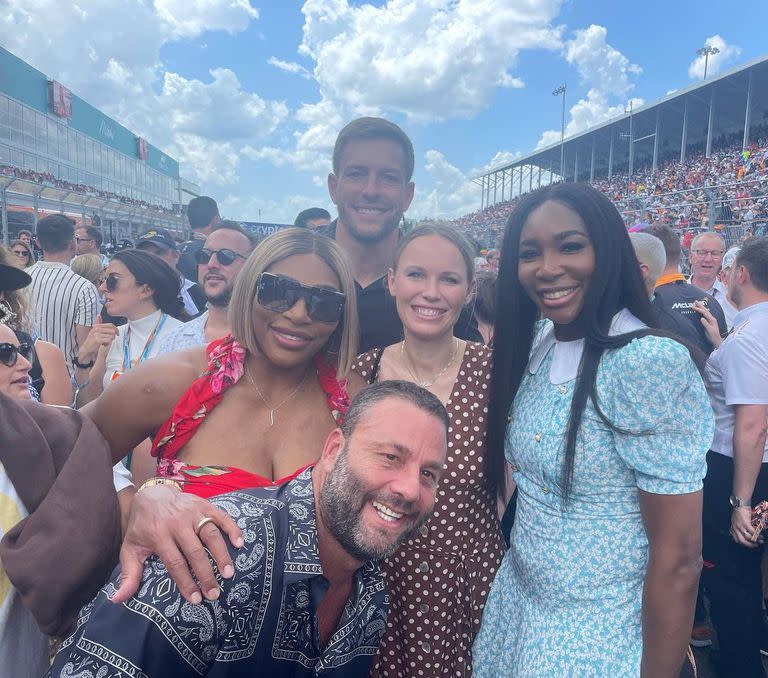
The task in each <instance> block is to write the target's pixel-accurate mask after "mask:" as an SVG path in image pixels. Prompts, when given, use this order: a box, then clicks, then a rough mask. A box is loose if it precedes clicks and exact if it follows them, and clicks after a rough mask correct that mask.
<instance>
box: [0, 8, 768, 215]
mask: <svg viewBox="0 0 768 678" xmlns="http://www.w3.org/2000/svg"><path fill="white" fill-rule="evenodd" d="M687 5H688V3H682V2H674V1H673V2H670V1H669V0H666V1H663V2H662V1H661V0H646V1H645V2H643V3H627V2H623V1H619V0H613V1H611V2H609V1H607V0H592V1H583V2H577V1H573V0H390V1H389V2H384V1H379V2H373V3H365V2H355V1H352V0H306V2H299V1H298V0H204V1H202V0H201V1H199V2H196V1H194V0H154V2H150V1H149V0H78V2H77V3H74V2H72V3H61V2H60V1H59V0H36V1H35V2H29V1H28V0H5V1H4V2H3V3H0V44H2V45H3V46H4V47H6V48H7V49H9V50H11V51H12V52H14V53H15V54H17V55H18V56H20V57H21V58H23V59H25V60H27V61H29V62H30V63H32V64H33V65H34V66H36V67H37V68H39V69H40V70H42V71H44V72H45V73H46V74H48V75H49V76H52V77H55V78H56V79H58V80H60V81H61V82H63V83H65V84H67V85H68V86H70V87H71V89H73V90H74V91H75V92H76V93H77V94H79V95H80V96H83V97H84V98H85V99H87V100H88V101H90V102H91V103H92V104H94V105H96V106H98V107H100V108H102V109H103V110H105V111H106V112H107V113H109V114H110V115H112V116H113V117H115V118H116V119H118V120H119V121H120V122H122V123H123V124H125V125H127V126H128V127H129V128H131V129H133V130H134V131H136V132H137V133H138V134H140V135H141V136H144V137H146V138H147V139H149V140H150V141H152V142H153V143H155V144H156V145H158V146H160V147H161V148H163V150H165V151H167V152H169V153H170V154H171V155H173V156H175V157H177V158H178V159H179V160H180V161H181V163H182V174H183V175H184V176H186V177H188V178H190V179H193V180H195V181H198V182H199V183H200V184H201V186H202V189H203V192H204V193H207V194H209V195H212V196H214V197H216V198H217V200H218V201H219V203H220V205H221V208H222V213H223V214H224V215H225V216H227V217H231V218H235V219H241V220H250V221H257V220H261V221H268V222H291V221H293V218H294V216H295V214H296V213H297V212H298V211H299V210H301V209H303V208H304V207H308V206H312V205H319V206H324V207H326V208H328V209H329V210H330V211H331V212H333V205H332V203H331V202H330V199H329V197H328V192H327V188H326V176H327V173H328V171H329V170H330V155H331V148H332V146H333V141H334V139H335V136H336V133H337V132H338V130H339V129H340V128H341V126H342V125H343V124H344V123H345V122H346V121H348V120H350V119H352V118H354V117H356V116H358V115H361V114H374V115H383V116H385V117H388V118H390V119H392V120H394V121H396V122H397V123H398V124H400V125H402V126H403V128H404V129H405V130H406V131H407V132H408V133H409V135H410V136H411V138H412V139H413V141H414V145H415V149H416V170H415V176H414V180H415V182H416V197H415V199H414V203H413V205H412V207H411V210H410V214H411V216H414V217H427V216H434V217H437V216H441V217H451V216H458V215H460V214H464V213H466V212H468V211H472V210H474V209H477V208H478V207H479V203H480V190H479V187H477V186H475V185H474V184H473V183H472V182H471V177H472V176H474V175H475V174H477V173H478V172H480V171H482V170H483V169H485V168H488V167H490V166H494V165H497V164H499V163H500V162H502V161H507V160H509V159H512V158H513V157H515V156H516V155H520V154H525V153H527V152H529V151H531V150H533V149H534V148H535V147H536V146H537V145H539V144H543V143H547V142H552V141H555V140H557V139H559V128H560V104H559V100H557V99H555V98H553V97H552V94H551V93H552V90H553V89H554V88H555V87H556V86H558V85H559V84H560V83H561V82H563V81H567V83H568V93H567V129H568V132H577V131H580V130H581V129H585V128H586V127H588V126H590V125H592V124H595V123H597V122H600V121H602V120H604V119H606V118H607V117H611V116H612V115H616V114H617V113H620V112H622V111H623V108H624V106H625V105H626V103H627V102H628V101H629V100H630V99H634V100H636V101H644V102H651V101H654V100H655V99H657V98H659V97H662V96H664V95H665V94H666V93H667V92H668V91H670V90H673V89H677V88H681V87H684V86H685V85H687V84H690V83H691V82H693V81H694V80H696V79H700V78H701V64H698V63H695V60H696V55H695V51H696V48H698V47H701V46H702V45H703V44H705V43H706V44H711V45H715V46H717V47H719V49H720V54H718V55H717V56H716V57H714V58H712V59H710V63H709V73H710V74H712V73H716V72H718V71H722V70H726V69H728V68H731V67H733V66H735V65H738V64H740V63H743V62H745V61H747V60H750V59H753V58H755V57H757V56H761V55H763V54H765V53H766V52H768V49H767V48H766V44H767V43H766V41H765V26H766V25H768V3H766V2H764V0H760V1H752V2H745V3H740V4H739V6H738V10H736V9H734V8H733V7H729V6H728V5H727V4H726V3H722V2H713V1H711V0H710V1H709V2H700V3H699V4H698V7H697V9H696V10H694V11H692V10H691V9H689V8H688V7H687Z"/></svg>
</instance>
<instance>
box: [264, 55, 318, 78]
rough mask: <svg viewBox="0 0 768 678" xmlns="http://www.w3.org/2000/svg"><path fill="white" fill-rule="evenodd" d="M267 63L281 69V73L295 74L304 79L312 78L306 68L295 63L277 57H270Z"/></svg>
mask: <svg viewBox="0 0 768 678" xmlns="http://www.w3.org/2000/svg"><path fill="white" fill-rule="evenodd" d="M267 63H268V64H269V65H270V66H274V67H275V68H279V69H280V70H281V71H285V72H286V73H295V74H296V75H300V76H301V77H302V78H306V79H309V78H311V77H312V74H311V73H310V72H309V71H308V70H307V69H306V68H304V66H302V65H301V64H297V63H296V62H295V61H283V60H282V59H278V58H277V57H269V59H267Z"/></svg>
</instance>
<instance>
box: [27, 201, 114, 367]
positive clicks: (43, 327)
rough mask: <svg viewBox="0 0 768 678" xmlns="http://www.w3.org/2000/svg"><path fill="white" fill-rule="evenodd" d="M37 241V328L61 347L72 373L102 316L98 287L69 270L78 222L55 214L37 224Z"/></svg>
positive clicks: (34, 291) (34, 289)
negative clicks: (82, 347) (41, 255)
mask: <svg viewBox="0 0 768 678" xmlns="http://www.w3.org/2000/svg"><path fill="white" fill-rule="evenodd" d="M37 242H38V245H39V246H40V249H42V250H43V257H44V260H43V261H38V262H37V263H36V264H34V265H33V266H30V267H29V268H28V269H27V273H29V275H31V276H32V285H31V287H30V289H31V294H32V308H33V317H34V320H35V326H36V327H37V328H38V330H39V332H40V338H41V339H42V340H43V341H49V342H51V343H52V344H55V345H56V346H58V347H59V348H60V349H61V351H62V353H63V354H64V360H65V361H66V363H67V368H68V369H69V372H70V374H71V373H72V372H73V360H75V359H76V356H77V354H78V351H79V350H80V345H81V344H82V343H83V342H84V341H85V338H86V337H87V336H88V333H89V332H90V331H91V327H92V326H93V324H94V322H96V316H97V315H98V313H99V306H100V304H99V294H98V291H97V290H96V286H95V285H94V284H93V283H92V282H90V281H89V280H86V279H85V278H82V277H80V276H79V275H77V273H75V272H74V271H73V270H72V269H71V268H70V267H69V262H70V261H71V260H72V257H73V256H74V255H75V222H74V221H72V219H70V218H69V217H67V216H65V215H63V214H52V215H50V216H48V217H45V218H44V219H41V220H40V222H39V223H38V224H37Z"/></svg>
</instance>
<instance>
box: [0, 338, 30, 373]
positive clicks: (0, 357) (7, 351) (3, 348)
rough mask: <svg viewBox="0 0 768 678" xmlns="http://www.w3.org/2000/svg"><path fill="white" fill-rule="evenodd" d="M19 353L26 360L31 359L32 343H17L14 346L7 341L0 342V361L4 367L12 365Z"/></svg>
mask: <svg viewBox="0 0 768 678" xmlns="http://www.w3.org/2000/svg"><path fill="white" fill-rule="evenodd" d="M19 354H21V355H22V357H24V358H26V359H27V360H32V345H31V344H19V345H18V346H15V345H14V344H9V343H8V342H3V343H2V344H0V363H3V365H5V366H6V367H13V366H14V365H15V364H16V361H17V360H18V359H19Z"/></svg>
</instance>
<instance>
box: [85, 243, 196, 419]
mask: <svg viewBox="0 0 768 678" xmlns="http://www.w3.org/2000/svg"><path fill="white" fill-rule="evenodd" d="M180 284H181V282H180V276H179V274H178V273H177V272H176V271H175V270H173V269H172V268H171V267H170V266H169V265H168V264H166V263H165V262H164V261H163V260H161V259H160V258H158V257H156V256H154V255H153V254H149V253H148V252H142V251H140V250H134V249H128V250H121V251H120V252H117V253H116V254H115V255H114V256H113V257H112V260H111V261H110V262H109V266H107V269H106V279H105V280H104V282H103V283H102V285H101V291H102V293H103V294H104V297H105V299H106V303H105V305H104V308H105V309H106V311H107V312H108V313H109V314H110V315H112V316H121V317H125V318H127V320H128V322H127V323H126V324H125V325H123V326H122V327H119V328H118V327H115V326H114V325H112V324H111V323H101V322H97V323H96V325H95V326H94V328H93V330H92V331H91V333H90V334H89V335H88V337H87V339H86V340H85V342H84V343H83V346H82V347H81V349H80V352H79V354H78V356H77V359H76V361H75V366H76V367H77V372H76V373H75V376H76V380H77V384H78V388H79V394H78V403H79V404H81V405H82V404H85V403H86V402H89V401H90V400H93V399H94V398H96V397H97V396H98V395H100V394H101V392H102V391H103V390H104V389H105V388H107V387H108V386H109V384H110V383H111V382H112V381H114V380H115V379H118V378H119V377H120V376H121V375H122V374H123V373H125V372H127V371H128V370H130V369H132V368H133V367H136V366H137V365H139V364H140V363H142V362H144V361H145V360H148V359H150V358H153V357H154V356H156V355H157V354H158V349H159V347H160V344H161V342H162V340H163V338H164V337H165V336H166V335H167V334H168V333H169V332H171V331H172V330H173V329H175V328H176V327H178V326H180V325H181V324H182V322H181V320H179V318H184V311H183V307H182V302H181V299H180V298H179V289H180ZM99 320H100V319H99Z"/></svg>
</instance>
